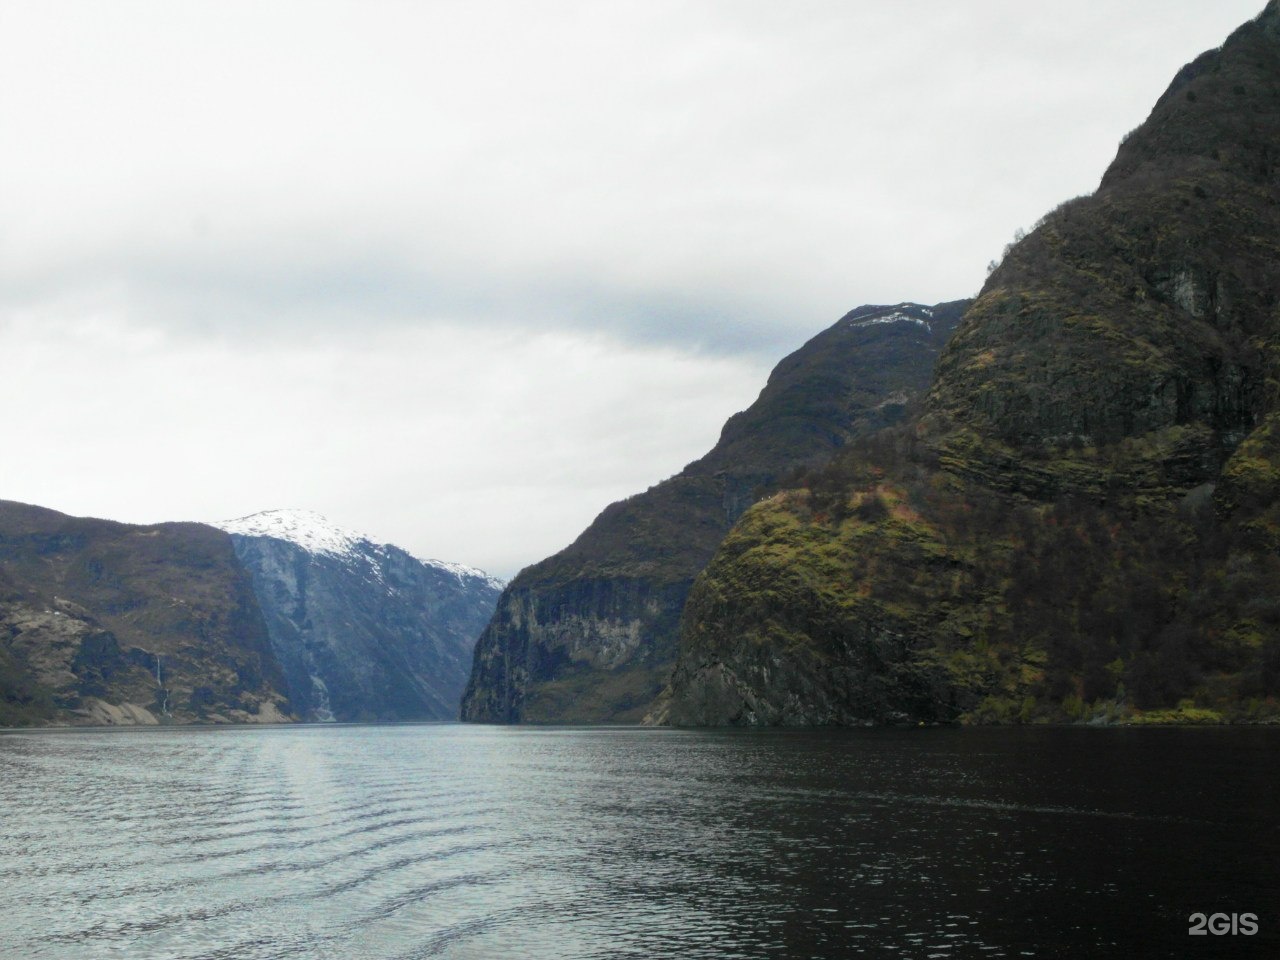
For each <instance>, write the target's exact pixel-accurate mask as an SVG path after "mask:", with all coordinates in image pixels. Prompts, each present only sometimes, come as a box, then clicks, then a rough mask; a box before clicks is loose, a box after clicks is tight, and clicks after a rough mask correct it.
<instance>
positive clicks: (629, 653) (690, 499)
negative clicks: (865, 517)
mask: <svg viewBox="0 0 1280 960" xmlns="http://www.w3.org/2000/svg"><path fill="white" fill-rule="evenodd" d="M967 303H968V301H956V302H953V303H944V304H937V305H934V306H924V305H921V304H915V303H899V304H894V305H879V306H865V307H859V308H858V309H856V310H854V311H852V312H850V313H849V314H847V315H846V316H844V317H842V318H841V319H840V321H838V322H837V323H836V324H834V325H833V326H832V327H830V328H828V329H827V330H825V331H823V332H821V333H819V334H818V335H816V336H815V337H813V338H812V339H811V340H809V342H807V343H806V344H804V345H803V346H802V347H800V348H799V349H798V350H796V351H795V352H794V353H792V354H791V355H789V356H788V357H786V358H784V359H783V360H782V361H781V362H780V363H778V365H777V366H776V367H775V368H774V369H773V371H772V373H771V374H770V375H769V379H768V382H767V383H766V384H765V386H764V389H763V390H761V392H760V396H759V398H758V399H757V400H756V402H755V403H753V404H752V405H751V406H750V407H749V408H747V409H746V410H744V411H742V412H740V413H737V414H734V415H733V416H732V417H730V418H729V420H728V421H727V422H726V423H725V425H724V428H723V430H722V431H721V435H720V439H719V442H718V443H717V444H716V445H715V447H714V448H713V449H712V450H711V451H709V452H708V453H707V454H706V456H704V457H702V458H700V459H699V460H696V461H694V462H693V463H691V464H689V465H688V466H687V467H685V469H684V470H682V471H681V472H680V473H679V474H677V475H676V476H674V477H671V478H669V479H667V480H664V481H662V482H661V483H658V484H656V485H655V486H653V487H651V488H649V490H647V491H645V492H644V493H641V494H637V495H636V496H633V497H630V498H628V499H626V500H622V501H619V502H617V503H614V504H611V505H610V506H608V507H606V508H605V510H604V511H603V512H602V513H601V514H600V515H599V516H598V517H597V518H596V519H595V521H594V522H592V524H591V525H590V526H589V527H588V528H587V529H586V530H585V531H583V533H582V534H581V535H580V536H579V537H578V539H577V540H575V541H574V542H573V543H572V544H571V545H570V546H568V547H566V548H565V549H564V550H562V551H560V552H559V553H557V554H555V555H554V556H552V557H549V558H547V559H546V560H543V561H542V562H540V563H537V564H534V565H533V566H531V567H528V568H526V569H525V570H523V571H521V572H520V574H519V575H518V576H517V577H516V578H515V579H514V580H512V582H511V583H510V584H509V585H508V586H507V589H506V590H505V591H504V593H503V595H502V598H501V599H500V600H499V602H498V607H497V610H496V611H495V613H494V616H493V619H492V620H491V621H490V623H489V625H488V627H487V628H486V629H485V631H484V633H483V634H482V636H481V638H480V641H479V642H478V643H477V645H476V651H475V661H474V665H473V668H472V672H471V679H470V681H469V682H468V685H467V690H466V694H465V696H464V699H463V705H462V716H463V719H464V720H472V721H482V722H498V723H515V722H542V723H552V722H592V721H637V720H639V719H641V717H643V716H644V714H645V713H646V712H647V711H648V710H649V709H650V707H651V705H652V703H653V700H654V698H655V697H656V696H657V695H658V693H659V692H660V691H661V690H662V688H663V685H664V684H665V683H666V681H667V679H668V675H669V672H670V670H671V666H672V664H673V663H674V660H675V656H676V649H677V638H678V634H679V623H680V616H681V612H682V610H683V607H684V602H685V598H686V596H687V595H688V592H689V588H690V586H691V585H692V583H693V580H694V577H696V576H697V575H698V573H699V571H701V570H702V568H703V566H705V564H706V563H707V561H708V560H709V559H710V558H711V556H712V555H713V554H714V552H715V550H716V547H717V546H718V545H719V543H720V541H721V539H722V538H723V537H724V535H725V533H727V532H728V530H729V528H730V527H731V526H732V524H733V522H734V521H735V520H737V518H738V517H739V516H740V515H741V514H742V512H743V511H744V510H746V509H747V508H748V507H749V506H750V505H751V504H752V503H753V502H755V500H756V499H757V498H758V497H760V496H761V495H763V494H766V493H768V492H770V491H771V490H773V489H774V488H775V487H776V485H777V484H778V483H779V481H780V480H781V479H782V477H783V475H784V474H785V473H786V472H787V471H790V470H795V469H798V468H803V467H812V466H815V465H818V464H821V463H823V462H825V461H826V460H827V459H828V458H830V457H831V455H832V454H833V453H835V452H836V451H837V450H838V449H839V448H840V447H841V446H843V445H844V444H845V443H846V442H848V441H849V440H850V439H851V438H854V437H858V436H862V435H865V434H868V433H873V432H875V431H877V430H879V429H881V428H883V427H885V426H888V425H890V424H893V423H897V422H900V421H901V420H902V419H903V417H904V416H906V415H907V411H908V410H909V408H910V407H911V405H912V404H913V403H914V402H915V401H916V400H918V398H919V397H920V396H921V395H922V393H923V391H924V390H925V388H926V387H927V385H928V383H929V378H930V374H931V372H932V369H933V364H934V361H935V359H936V357H937V355H938V352H939V351H940V349H941V348H942V345H943V344H944V343H945V342H946V340H947V338H948V337H949V335H950V333H951V331H952V329H953V328H954V326H955V324H956V323H957V322H958V320H959V318H960V315H961V314H962V313H963V311H964V308H965V307H966V306H967Z"/></svg>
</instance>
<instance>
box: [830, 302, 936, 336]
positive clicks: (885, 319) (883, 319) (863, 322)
mask: <svg viewBox="0 0 1280 960" xmlns="http://www.w3.org/2000/svg"><path fill="white" fill-rule="evenodd" d="M904 307H913V308H915V309H921V308H918V307H915V304H910V303H903V304H899V305H898V309H895V310H893V311H892V312H890V313H885V314H881V315H879V316H875V317H867V318H866V319H857V320H850V321H849V326H851V327H869V326H872V325H873V324H877V323H902V322H904V321H905V322H907V323H914V324H918V325H919V326H922V327H924V328H925V329H926V330H932V329H933V327H932V326H930V324H929V321H928V320H925V319H923V318H922V317H913V316H911V314H909V313H905V312H904V311H903V309H902V308H904ZM922 312H925V313H928V312H929V311H928V310H923V311H922Z"/></svg>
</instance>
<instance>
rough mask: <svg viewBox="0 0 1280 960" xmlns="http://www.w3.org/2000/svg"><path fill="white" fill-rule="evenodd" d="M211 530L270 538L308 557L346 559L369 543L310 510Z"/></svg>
mask: <svg viewBox="0 0 1280 960" xmlns="http://www.w3.org/2000/svg"><path fill="white" fill-rule="evenodd" d="M213 526H215V527H217V528H218V529H219V530H224V531H226V532H227V533H235V534H239V535H240V536H242V537H270V538H272V539H274V540H285V541H287V542H289V543H293V544H297V545H298V546H299V547H301V548H302V549H304V550H306V551H307V552H309V553H327V554H330V555H331V556H336V557H341V556H347V555H348V554H350V553H351V551H352V550H353V549H354V548H355V546H356V545H357V544H359V543H362V542H363V543H372V542H373V541H371V540H370V539H369V538H368V537H366V536H365V535H364V534H361V533H356V532H355V531H352V530H347V529H344V528H343V527H340V526H338V525H337V524H335V523H332V522H331V521H330V520H329V519H328V518H326V517H324V516H322V515H321V514H318V513H316V512H315V511H313V510H291V509H289V510H263V511H261V512H260V513H252V514H250V515H249V516H247V517H240V518H239V519H236V520H224V521H222V522H221V523H215V524H213Z"/></svg>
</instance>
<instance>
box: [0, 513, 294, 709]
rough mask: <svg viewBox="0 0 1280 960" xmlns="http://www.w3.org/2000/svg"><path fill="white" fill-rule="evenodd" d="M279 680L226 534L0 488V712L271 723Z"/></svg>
mask: <svg viewBox="0 0 1280 960" xmlns="http://www.w3.org/2000/svg"><path fill="white" fill-rule="evenodd" d="M283 691H284V679H283V677H282V676H281V674H280V671H279V668H278V666H277V664H276V662H275V658H274V657H273V656H272V654H271V649H270V646H269V644H268V639H267V630H266V625H265V624H264V623H263V620H262V616H261V613H260V612H259V610H258V605H257V602H256V601H255V599H254V595H253V590H252V587H251V586H250V583H249V580H248V577H246V576H245V574H244V572H243V570H242V569H241V567H240V564H239V563H238V562H237V561H236V558H235V554H234V552H233V551H232V549H231V541H230V540H229V539H228V538H227V536H226V535H225V534H222V533H220V532H219V531H217V530H214V529H213V528H212V527H206V526H202V525H200V524H194V523H164V524H158V525H156V526H149V527H139V526H130V525H127V524H122V523H111V522H109V521H106V520H89V519H80V518H76V517H68V516H66V515H64V514H61V513H57V512H55V511H53V510H45V509H42V508H40V507H33V506H28V505H26V504H21V503H12V502H8V501H0V723H3V724H10V723H32V722H45V721H50V720H54V719H57V720H59V721H61V722H68V721H69V722H79V723H156V722H160V721H166V722H169V721H172V722H192V721H196V720H210V721H218V720H222V721H239V722H249V721H268V722H270V721H277V720H282V719H286V718H287V715H288V714H289V713H290V709H291V708H290V706H289V704H288V702H287V698H286V697H285V696H284V693H283Z"/></svg>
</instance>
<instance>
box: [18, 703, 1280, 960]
mask: <svg viewBox="0 0 1280 960" xmlns="http://www.w3.org/2000/svg"><path fill="white" fill-rule="evenodd" d="M1277 747H1280V730H1277V729H1207V730H1191V729H1148V730H1134V729H1075V728H1069V729H985V730H880V731H813V732H794V731H793V732H759V731H756V732H753V731H681V730H647V729H635V728H498V727H473V726H462V725H457V724H435V725H404V726H381V727H379V726H309V727H280V728H271V729H243V728H240V729H227V728H223V729H193V728H185V729H184V728H165V729H137V730H95V731H38V732H16V733H9V734H6V735H3V736H0V816H2V818H3V820H2V824H0V956H3V957H5V958H9V957H14V958H17V957H22V958H29V960H41V958H58V960H63V958H66V960H80V958H87V957H93V958H103V957H128V958H132V960H142V958H166V960H168V958H207V960H214V958H226V960H254V958H330V957H332V958H357V960H359V958H397V960H399V958H405V960H408V958H417V957H458V958H476V960H482V958H483V960H491V958H502V957H528V958H586V957H692V958H699V957H701V958H738V957H742V958H746V957H788V958H790V957H858V956H868V957H921V958H924V957H1086V956H1087V957H1148V956H1150V957H1164V956H1170V957H1195V956H1223V957H1249V956H1280V949H1278V947H1280V937H1278V936H1277V934H1280V911H1278V910H1277V906H1278V905H1280V816H1277V814H1278V813H1280V800H1278V799H1277V797H1278V794H1277V790H1278V788H1280V782H1278V773H1277V763H1276V760H1275V757H1276V755H1277V753H1276V751H1277ZM1197 912H1203V913H1206V914H1211V913H1214V912H1222V913H1227V914H1230V913H1255V914H1257V916H1258V924H1259V927H1260V929H1259V932H1258V933H1257V934H1256V935H1254V936H1252V937H1245V936H1243V935H1240V934H1236V935H1234V936H1233V935H1231V934H1226V935H1218V936H1211V935H1206V936H1198V937H1192V936H1188V933H1187V930H1188V925H1189V921H1188V917H1189V915H1190V914H1193V913H1197Z"/></svg>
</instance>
